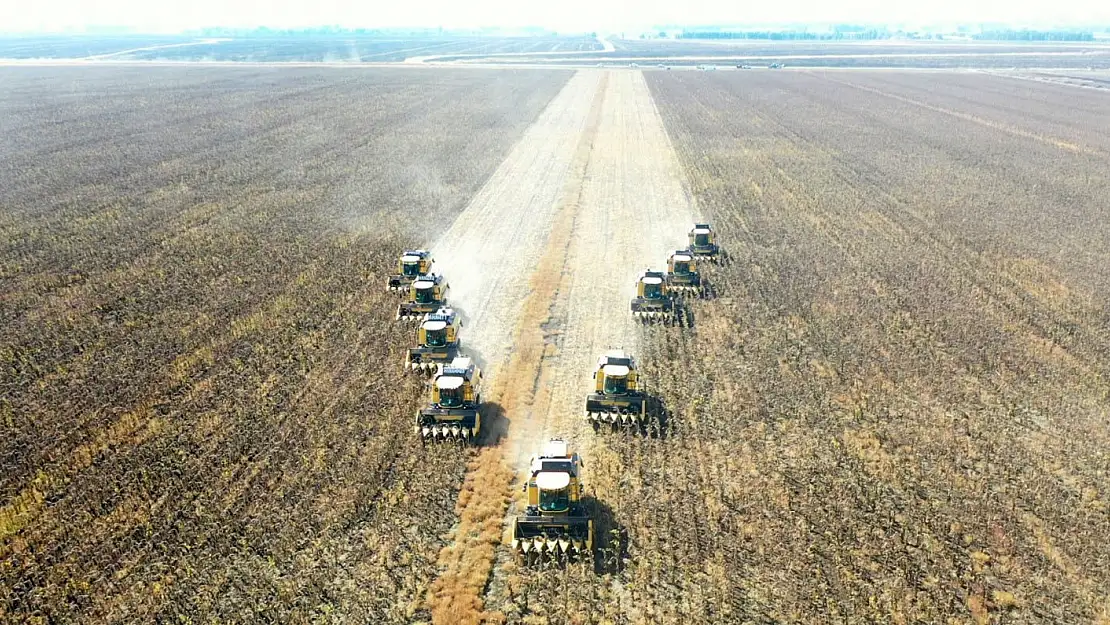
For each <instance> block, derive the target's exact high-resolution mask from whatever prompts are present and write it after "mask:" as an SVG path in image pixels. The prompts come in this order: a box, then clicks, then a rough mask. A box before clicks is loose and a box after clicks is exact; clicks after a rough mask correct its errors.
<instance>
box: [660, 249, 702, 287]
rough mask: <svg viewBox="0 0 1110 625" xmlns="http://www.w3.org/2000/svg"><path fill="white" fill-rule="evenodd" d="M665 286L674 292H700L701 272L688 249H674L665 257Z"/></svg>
mask: <svg viewBox="0 0 1110 625" xmlns="http://www.w3.org/2000/svg"><path fill="white" fill-rule="evenodd" d="M667 288H669V289H670V290H671V291H673V292H675V293H695V294H697V293H701V291H702V285H701V274H700V273H698V265H697V260H695V259H694V253H693V252H691V251H690V250H675V252H674V254H671V257H670V258H668V259H667Z"/></svg>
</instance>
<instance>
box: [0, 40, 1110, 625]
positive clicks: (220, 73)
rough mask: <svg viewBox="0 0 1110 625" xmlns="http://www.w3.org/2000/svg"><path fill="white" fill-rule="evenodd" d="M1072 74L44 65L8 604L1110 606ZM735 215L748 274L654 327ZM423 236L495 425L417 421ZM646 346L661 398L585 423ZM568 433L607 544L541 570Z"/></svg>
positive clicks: (7, 145) (1031, 618) (36, 88)
mask: <svg viewBox="0 0 1110 625" xmlns="http://www.w3.org/2000/svg"><path fill="white" fill-rule="evenodd" d="M617 47H618V50H617V51H616V53H617V54H620V53H621V51H620V50H619V48H620V45H619V44H618V46H617ZM180 49H181V50H185V49H186V48H180ZM171 50H173V49H167V51H171ZM417 54H418V55H422V54H424V53H417ZM434 54H438V52H436V51H434V50H433V51H430V52H429V53H428V55H429V56H431V55H434ZM507 58H509V57H502V59H507ZM568 58H569V55H568ZM1065 75H1066V76H1080V75H1082V76H1087V74H1080V73H1075V74H1073V73H1070V72H1069V73H1065ZM1037 76H1041V75H1040V74H1034V73H1026V74H1020V75H1019V74H1014V75H1012V76H1000V75H988V74H985V73H975V74H971V73H945V72H898V71H851V72H845V71H828V72H823V71H818V70H814V71H800V70H799V71H788V72H775V73H772V72H739V71H737V72H719V73H718V72H713V73H704V72H684V71H674V72H663V71H649V72H640V71H634V70H629V69H620V70H604V69H593V68H591V69H584V70H580V71H577V72H570V71H557V70H550V69H534V68H530V69H520V70H513V69H488V68H468V69H467V70H465V71H460V70H452V69H450V68H445V67H444V68H436V67H426V68H421V69H418V70H417V69H404V68H401V67H397V68H390V69H384V68H351V69H336V68H320V69H309V68H283V69H280V70H278V69H272V68H231V67H226V68H225V67H220V68H212V67H189V66H187V65H182V66H180V67H177V66H175V67H156V66H149V67H140V66H124V67H81V68H48V69H43V68H33V67H22V68H16V67H9V68H4V69H3V70H2V71H0V78H2V79H4V84H5V86H6V87H8V89H6V91H5V92H4V94H2V95H0V149H2V153H3V155H4V158H3V160H0V183H2V184H0V232H2V233H3V235H4V236H3V237H2V240H0V246H2V247H0V319H2V321H3V323H2V325H0V467H2V468H3V472H2V473H0V563H2V564H0V579H2V583H0V620H3V621H12V622H44V621H45V622H52V621H53V622H68V621H90V622H163V621H170V620H182V621H212V622H219V621H242V622H253V621H263V620H266V621H278V622H298V623H299V622H335V623H341V622H352V621H355V622H374V623H379V622H380V623H424V624H427V623H429V622H430V623H432V624H434V625H440V624H443V625H447V624H452V625H453V624H463V623H467V624H469V623H512V624H522V625H537V624H549V625H558V624H564V623H567V624H575V625H580V624H586V623H589V624H598V625H602V624H605V625H626V624H627V625H633V624H641V623H652V624H654V623H660V624H680V623H722V624H725V623H728V624H731V623H774V622H807V623H827V622H882V623H887V622H889V623H914V622H929V623H934V622H941V623H943V622H951V623H975V624H980V623H999V624H1000V623H1041V622H1055V623H1099V624H1103V623H1108V622H1110V600H1108V596H1110V567H1108V565H1107V562H1110V547H1108V546H1107V544H1106V540H1105V538H1106V536H1110V510H1108V503H1107V492H1108V489H1110V474H1108V473H1107V471H1108V470H1110V452H1107V451H1106V450H1107V449H1110V440H1108V439H1110V430H1108V428H1107V425H1106V424H1107V420H1108V417H1110V415H1108V411H1110V410H1108V407H1107V406H1108V405H1110V402H1108V399H1110V382H1108V374H1110V334H1108V330H1107V328H1108V327H1110V324H1108V322H1110V314H1108V310H1110V298H1108V296H1107V295H1106V293H1108V292H1110V274H1108V273H1107V271H1106V270H1105V267H1106V266H1107V261H1108V260H1110V259H1108V258H1107V255H1108V252H1107V251H1106V250H1108V249H1110V245H1108V244H1110V228H1107V227H1106V226H1105V224H1104V223H1103V221H1104V219H1103V213H1104V206H1103V204H1104V198H1105V197H1107V192H1108V191H1110V179H1108V178H1107V176H1106V174H1105V172H1106V171H1107V170H1108V168H1110V141H1108V140H1107V139H1106V137H1107V136H1108V132H1107V131H1108V130H1110V107H1108V106H1107V104H1108V100H1107V97H1108V95H1107V94H1106V93H1103V92H1102V91H1099V90H1096V89H1081V88H1076V87H1073V86H1067V85H1064V84H1060V83H1059V82H1050V81H1048V80H1039V79H1037ZM1092 76H1095V74H1092ZM1041 77H1042V78H1046V77H1047V78H1052V75H1044V76H1041ZM1053 80H1054V79H1053ZM1084 80H1089V79H1087V78H1085V79H1084ZM699 220H706V221H710V222H712V223H713V224H714V226H715V227H716V229H717V231H718V237H719V243H721V244H722V245H723V246H724V247H725V248H726V249H727V250H728V252H729V262H727V263H725V264H722V265H715V266H708V265H703V266H702V270H703V272H704V273H705V275H706V276H707V279H708V280H709V281H710V283H711V284H712V287H713V288H712V293H713V294H714V297H712V298H710V299H705V300H697V301H693V302H690V303H689V308H690V321H689V322H688V323H686V324H684V325H683V326H681V327H677V326H676V327H643V326H640V325H639V324H635V323H633V320H632V318H631V317H630V315H629V313H628V300H629V298H630V297H631V296H632V294H633V292H634V280H635V278H636V276H637V275H638V273H639V272H641V271H642V270H643V269H644V268H645V267H652V268H661V267H662V266H663V265H664V263H665V259H666V257H667V254H668V253H669V252H671V251H673V250H674V249H677V248H681V247H683V246H684V245H685V241H686V237H685V231H686V230H687V229H688V228H689V226H690V224H691V223H693V222H694V221H699ZM411 246H426V247H429V248H430V249H431V250H432V251H433V253H434V255H435V257H436V262H437V267H438V268H439V269H440V270H442V271H443V272H444V273H445V275H446V276H447V277H448V278H449V280H450V282H451V285H452V292H451V303H452V304H453V305H454V306H456V307H457V308H458V309H459V310H460V311H461V312H462V313H463V316H464V319H465V324H464V327H463V330H462V341H463V346H464V348H463V349H464V351H465V352H467V353H468V354H471V355H473V356H475V357H477V358H478V359H479V361H480V362H481V364H482V367H483V374H484V383H485V386H484V388H483V398H484V400H485V402H486V406H485V409H484V419H485V420H484V423H485V426H484V427H485V429H486V434H484V436H483V439H482V441H481V444H480V445H478V446H477V447H475V448H473V449H466V448H462V447H456V446H451V445H437V446H431V445H430V446H429V447H430V448H422V447H421V445H420V443H419V442H417V441H416V440H415V438H414V436H413V434H412V427H411V426H412V415H413V413H414V411H415V410H416V408H417V406H419V405H421V404H422V403H423V401H424V397H425V395H424V393H425V391H424V388H423V385H422V384H421V383H420V382H419V381H418V380H416V379H413V378H412V377H408V376H405V375H404V374H403V370H402V367H401V361H402V359H403V350H404V349H405V348H406V347H408V346H409V345H410V341H411V328H410V327H408V326H405V325H403V324H401V323H397V322H394V321H393V319H392V312H393V307H394V306H395V305H396V300H395V299H394V298H393V296H390V295H388V294H387V293H385V292H384V291H383V289H382V286H383V285H382V282H383V280H384V275H385V274H386V273H388V272H389V270H390V267H391V264H392V262H393V260H394V259H395V258H396V254H397V253H398V252H399V251H400V250H401V249H403V248H406V247H411ZM616 345H621V346H623V347H625V348H627V349H629V350H631V351H633V352H634V353H635V354H636V356H637V357H638V360H639V363H640V365H641V372H642V374H643V379H644V380H645V382H646V385H647V388H648V389H649V390H650V391H651V392H652V393H653V394H654V395H655V396H656V397H657V398H658V399H659V400H660V401H661V402H662V405H663V406H665V408H666V413H665V415H664V421H665V427H663V428H661V430H662V431H661V434H659V435H656V436H640V435H636V434H632V433H621V432H609V431H608V430H607V429H605V428H603V429H602V431H595V430H594V429H593V428H591V426H590V424H589V423H588V422H587V421H586V420H585V418H584V416H583V415H582V400H583V396H584V394H585V393H586V392H587V389H589V388H590V386H591V384H592V380H591V372H592V369H591V367H592V366H593V364H594V362H595V358H596V356H597V355H598V354H599V353H600V352H602V351H604V350H605V349H607V348H609V347H612V346H616ZM552 436H562V437H565V438H567V439H569V440H570V442H572V443H573V445H574V447H575V449H576V450H578V451H579V453H581V454H582V457H583V459H584V461H585V464H584V469H583V474H584V481H585V484H586V489H587V491H586V492H587V496H588V498H589V501H590V502H591V505H592V508H591V509H592V510H593V512H594V515H595V516H594V518H595V522H596V529H597V533H598V541H597V543H598V544H597V550H596V553H595V554H594V557H593V558H584V559H581V560H578V561H571V562H569V563H565V564H564V563H548V564H547V565H545V566H538V567H536V566H533V567H529V566H525V565H524V564H523V563H522V562H521V561H520V560H518V559H517V558H516V557H514V554H513V553H512V552H511V550H510V548H509V546H508V545H507V544H506V542H507V541H506V538H507V532H508V528H509V526H510V523H511V520H512V518H513V517H514V516H515V515H516V514H517V513H519V512H520V511H521V509H522V507H523V497H522V495H521V494H520V488H521V484H522V479H523V478H524V477H525V470H526V467H527V466H528V461H529V458H530V457H531V456H532V454H534V453H535V452H536V451H537V449H538V448H539V446H540V445H542V443H543V442H544V441H545V440H547V439H548V438H549V437H552Z"/></svg>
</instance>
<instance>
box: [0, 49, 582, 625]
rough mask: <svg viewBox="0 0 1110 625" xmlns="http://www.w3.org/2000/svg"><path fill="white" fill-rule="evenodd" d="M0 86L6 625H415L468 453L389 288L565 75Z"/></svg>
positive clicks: (235, 74) (301, 74) (238, 74)
mask: <svg viewBox="0 0 1110 625" xmlns="http://www.w3.org/2000/svg"><path fill="white" fill-rule="evenodd" d="M2 73H3V78H2V82H3V83H4V84H5V89H4V94H3V96H0V97H2V101H0V124H2V125H3V127H2V130H0V137H2V139H0V147H2V152H3V159H2V162H3V170H2V173H0V180H2V182H0V207H2V212H0V232H2V233H3V236H0V246H2V251H0V262H2V265H0V294H2V300H0V302H2V303H0V317H2V319H3V323H2V325H0V362H2V365H0V366H2V369H0V466H2V472H0V506H2V507H0V563H2V564H0V621H7V622H13V621H14V622H20V621H29V622H35V621H36V620H38V621H39V622H76V621H86V622H88V621H99V622H142V621H152V620H165V621H170V620H174V621H176V620H178V619H179V618H182V619H187V618H192V619H195V620H197V621H202V620H203V621H209V620H212V619H217V618H218V619H220V620H234V621H238V622H257V621H262V620H270V621H284V622H297V621H299V622H304V621H309V620H313V619H321V618H326V617H327V615H328V614H333V615H340V617H341V618H342V619H343V620H362V621H363V622H402V621H404V620H405V618H406V615H407V614H408V613H409V611H410V610H412V609H413V608H412V606H413V605H419V604H420V602H421V601H422V600H423V588H424V587H426V586H427V584H428V582H429V580H430V578H431V577H433V576H434V571H435V565H434V561H435V556H436V553H437V550H438V549H439V547H440V546H441V543H442V539H441V535H442V534H444V533H445V532H446V531H447V530H448V529H449V528H450V527H451V524H452V516H451V513H450V511H451V509H452V506H453V505H454V499H455V493H456V491H457V490H458V487H459V484H460V482H461V479H462V474H463V470H464V465H465V461H466V458H465V455H466V454H465V453H464V452H463V451H462V450H446V451H445V453H443V454H437V455H423V454H420V453H419V451H418V450H419V444H417V443H416V442H415V441H414V440H413V439H412V437H411V424H412V421H411V420H412V414H413V412H414V411H415V409H416V406H417V402H418V400H419V399H420V388H419V385H418V384H417V383H416V382H414V381H412V380H410V379H406V378H405V377H403V376H402V374H401V370H400V367H399V363H400V362H401V360H402V357H403V352H402V351H400V350H402V349H403V348H404V347H407V345H406V343H407V339H408V333H407V332H405V333H401V332H400V330H399V329H398V328H396V327H394V324H393V321H392V315H393V310H392V308H391V306H394V305H395V300H394V298H393V297H392V296H389V297H387V294H386V293H385V292H384V290H383V289H382V288H381V286H382V282H381V279H380V277H381V276H382V275H384V272H385V271H386V270H387V269H388V268H390V266H391V264H392V262H393V261H394V254H395V252H396V250H397V249H399V248H401V247H404V246H407V245H414V244H417V243H419V242H420V240H419V238H418V235H422V233H424V232H432V233H434V232H437V231H440V230H443V229H445V227H446V225H448V224H450V223H451V220H452V219H453V217H454V214H455V213H457V212H458V211H459V210H460V208H461V207H462V205H463V204H465V202H466V200H467V198H468V197H469V196H471V195H472V194H473V193H474V192H475V191H476V190H477V189H478V187H479V186H481V184H482V182H483V181H484V180H485V178H487V177H488V176H489V175H490V173H491V172H492V171H493V169H494V168H495V167H496V166H497V164H498V163H499V162H500V160H501V158H502V157H503V155H504V153H505V152H506V150H508V148H509V147H510V146H512V144H513V143H514V141H515V140H516V139H517V137H518V136H519V135H520V133H521V132H523V130H524V129H525V128H526V127H528V125H529V124H530V123H531V122H532V121H533V119H534V118H535V116H536V115H537V114H538V113H539V112H540V111H541V110H542V109H543V108H544V106H545V105H546V104H547V102H548V101H549V100H550V99H551V98H552V97H553V95H554V94H555V93H556V92H557V91H558V89H559V87H560V85H561V84H562V83H563V82H565V81H566V78H567V76H568V74H566V73H559V72H551V73H549V72H529V73H514V72H488V71H480V72H477V73H475V72H464V73H451V72H441V71H436V70H418V71H412V70H410V71H403V70H399V71H389V72H381V73H379V72H373V71H369V72H367V71H361V72H359V73H357V74H347V73H341V72H340V73H335V72H326V71H325V72H319V71H297V70H286V71H281V72H266V71H257V70H255V71H248V70H231V69H229V70H221V71H219V72H216V73H212V72H211V71H206V70H193V69H186V68H180V69H178V68H174V69H154V68H141V69H130V70H129V69H120V68H98V69H85V68H80V69H79V68H69V69H66V68H62V69H51V70H43V69H31V68H19V69H12V68H9V69H5V70H3V72H2Z"/></svg>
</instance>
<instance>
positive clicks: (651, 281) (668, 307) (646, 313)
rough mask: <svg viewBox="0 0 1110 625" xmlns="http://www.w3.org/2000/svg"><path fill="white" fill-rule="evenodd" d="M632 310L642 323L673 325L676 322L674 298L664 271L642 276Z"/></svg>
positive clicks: (638, 282) (637, 283) (646, 272)
mask: <svg viewBox="0 0 1110 625" xmlns="http://www.w3.org/2000/svg"><path fill="white" fill-rule="evenodd" d="M631 308H632V315H633V316H634V317H636V319H638V320H639V321H641V322H642V323H655V322H663V323H672V322H673V321H674V320H675V314H674V312H675V311H674V298H672V297H671V293H670V291H669V290H668V288H667V281H666V278H665V276H664V275H663V272H662V271H651V270H648V271H645V272H644V275H642V276H640V279H639V280H637V281H636V297H633V298H632V304H631Z"/></svg>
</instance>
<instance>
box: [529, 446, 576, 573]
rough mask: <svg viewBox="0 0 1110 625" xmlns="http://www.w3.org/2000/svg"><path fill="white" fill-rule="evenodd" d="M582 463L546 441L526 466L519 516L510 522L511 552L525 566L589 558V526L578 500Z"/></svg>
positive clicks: (561, 447)
mask: <svg viewBox="0 0 1110 625" xmlns="http://www.w3.org/2000/svg"><path fill="white" fill-rule="evenodd" d="M581 469H582V461H581V459H580V458H579V457H578V454H576V453H574V452H573V451H572V450H571V449H570V445H569V444H568V443H567V442H566V441H564V440H561V439H557V438H553V439H551V440H550V441H548V442H547V444H546V445H545V446H544V448H543V452H542V453H541V454H540V455H539V456H536V457H534V458H532V462H531V463H530V465H529V471H530V475H529V477H528V481H527V483H525V485H524V491H525V493H527V495H528V501H527V507H526V508H525V510H524V514H522V515H520V516H518V517H517V518H516V519H515V520H514V522H513V538H512V546H513V550H514V551H515V552H516V553H517V554H520V555H521V556H523V557H524V558H525V560H526V561H528V562H541V561H543V560H545V559H547V560H551V559H556V560H566V559H570V558H572V557H575V556H582V555H586V554H590V553H592V551H593V546H594V522H593V519H592V518H591V515H590V511H589V510H588V508H587V506H586V505H585V503H584V502H583V493H582V476H581Z"/></svg>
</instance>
